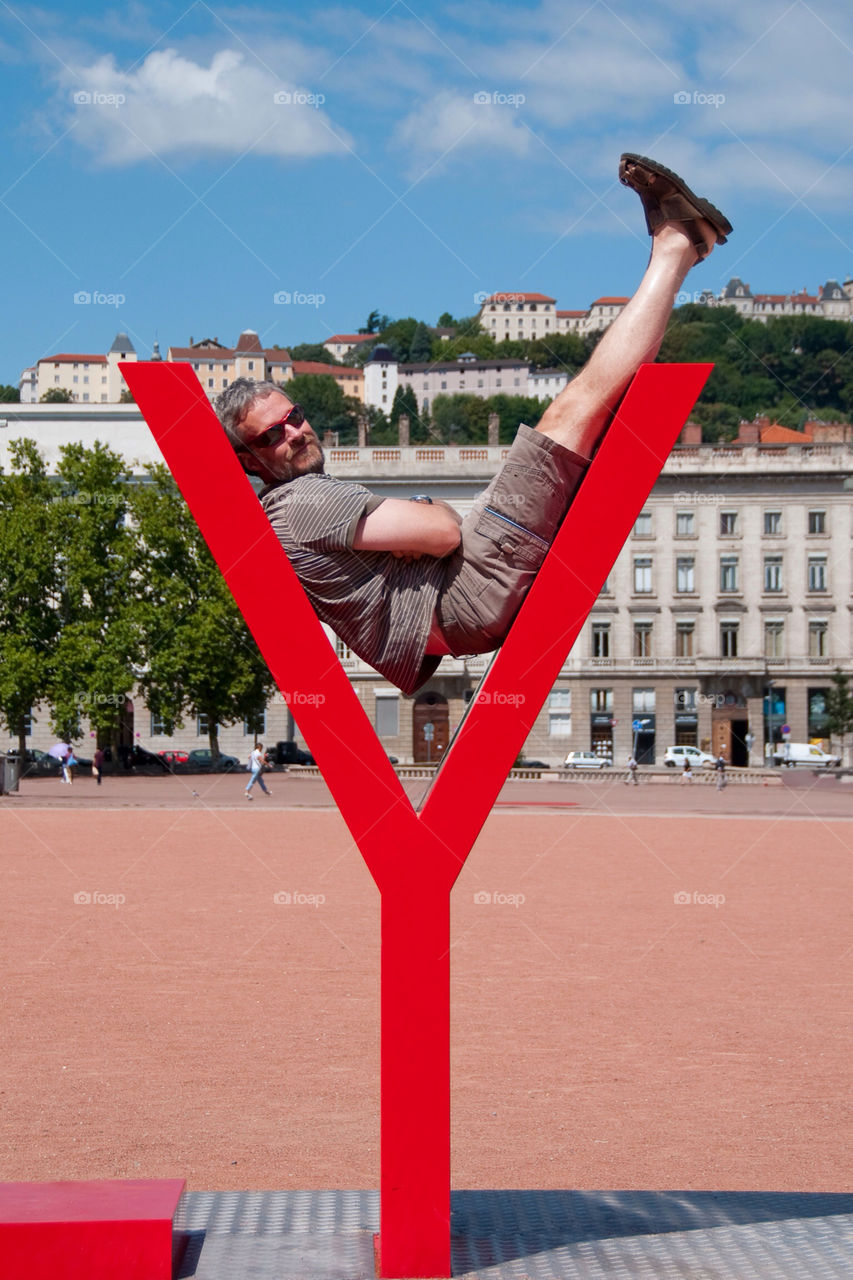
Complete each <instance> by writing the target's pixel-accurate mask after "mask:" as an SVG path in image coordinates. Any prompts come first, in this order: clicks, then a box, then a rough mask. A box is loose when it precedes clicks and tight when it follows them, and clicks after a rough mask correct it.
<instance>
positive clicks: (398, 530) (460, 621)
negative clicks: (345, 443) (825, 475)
mask: <svg viewBox="0 0 853 1280" xmlns="http://www.w3.org/2000/svg"><path fill="white" fill-rule="evenodd" d="M619 176H620V179H621V181H622V182H623V183H625V185H626V186H630V187H632V188H633V189H634V190H635V191H637V192H638V194H639V196H640V199H641V201H642V204H643V210H644V213H645V215H646V225H647V228H648V231H649V234H650V235H651V237H652V252H651V257H650V259H649V263H648V266H647V268H646V271H645V274H644V275H643V278H642V280H641V282H640V285H639V287H638V289H637V291H636V293H635V294H634V296H633V297H632V298H631V299H630V301H629V302H628V304H627V305H626V307H625V308H624V310H623V311H622V313H621V315H619V317H618V318H617V319H616V321H615V322H614V323H613V324H612V325H611V326H610V328H609V329H607V330H606V332H605V333H604V335H603V337H602V339H601V341H600V342H599V344H598V346H597V347H596V348H595V351H594V352H593V354H592V355H591V356H590V358H589V360H588V361H587V363H586V365H585V366H584V367H583V369H582V370H581V372H580V373H579V374H578V375H577V376H576V377H575V378H573V379H572V381H571V382H569V384H568V386H566V387H565V388H564V390H563V391H561V392H560V394H559V395H558V396H557V398H556V399H555V400H554V401H553V402H552V403H551V404H550V405H549V406H548V408H547V409H546V410H545V412H544V414H543V415H542V418H541V420H540V422H539V425H538V426H537V427H536V429H535V430H532V429H531V428H529V427H526V426H523V425H522V426H521V427H519V430H518V435H517V436H516V438H515V441H514V443H513V445H512V447H511V448H510V450H509V453H508V455H507V459H506V461H505V463H504V465H503V466H502V467H501V469H500V471H499V472H498V474H497V475H496V476H495V479H494V480H493V481H492V483H491V484H490V485H489V487H488V488H487V489H486V491H485V492H484V493H483V494H481V495H480V497H479V498H478V499H477V501H476V503H475V505H474V507H473V510H472V511H471V512H470V513H469V514H468V515H467V516H466V517H465V518H464V519H462V518H460V516H459V515H458V514H457V513H456V512H455V511H454V510H453V508H452V507H450V506H448V505H447V504H446V503H444V502H432V501H431V500H430V499H429V498H424V499H414V500H406V499H401V498H384V499H383V498H378V497H376V496H375V495H373V494H371V493H370V491H369V490H368V489H366V488H364V486H362V485H359V484H353V483H350V482H348V481H343V480H336V479H334V478H333V477H331V476H328V475H326V474H325V472H324V469H323V468H324V459H323V451H322V449H321V447H320V444H319V441H318V439H317V436H316V435H315V433H314V431H313V430H312V429H311V426H310V424H309V423H308V422H307V421H306V419H305V415H304V413H303V411H302V409H301V407H300V406H299V405H297V404H293V403H292V402H291V401H290V400H289V399H288V397H287V396H286V395H285V394H284V393H283V392H282V391H281V390H280V388H278V387H276V386H275V385H274V384H273V383H269V382H255V381H253V380H252V379H249V378H238V379H236V381H235V382H233V383H232V384H231V386H230V387H228V388H227V390H225V391H224V392H223V393H222V394H221V395H220V396H218V397H217V399H216V402H215V406H214V407H215V409H216V412H217V414H218V416H219V419H220V421H221V422H222V425H223V427H224V428H225V431H226V434H227V435H228V438H229V440H230V441H231V444H232V445H233V447H234V450H235V452H236V453H237V456H238V458H239V459H240V461H241V462H242V464H243V466H244V468H245V469H246V471H247V472H249V473H251V474H253V475H257V476H259V477H260V478H261V479H262V480H263V481H264V482H265V486H266V487H265V488H264V489H263V490H262V491H261V494H260V498H261V502H262V503H263V506H264V510H265V511H266V513H267V515H268V516H269V519H270V522H271V523H272V526H273V529H274V530H275V532H276V534H277V536H278V538H279V540H280V542H281V544H282V546H283V547H284V549H285V551H286V552H287V555H288V558H289V559H290V562H291V564H292V566H293V568H294V570H295V572H296V574H297V576H298V577H299V579H300V582H301V583H302V586H303V587H304V589H305V591H306V593H307V595H308V598H309V599H310V601H311V603H312V605H313V606H314V609H315V610H316V612H317V614H318V616H319V618H320V619H321V621H323V622H325V623H327V624H328V625H329V626H330V627H332V629H333V630H334V631H335V632H336V633H337V634H338V635H339V636H340V637H341V639H342V640H343V641H344V642H345V644H346V645H348V647H349V648H351V649H352V650H353V652H355V653H357V654H358V655H359V657H360V658H363V659H364V660H365V661H366V662H369V663H370V664H371V666H373V667H375V668H376V670H377V671H379V672H381V674H382V675H383V676H385V677H386V679H388V680H389V681H390V682H391V683H392V684H395V685H396V686H397V687H398V688H399V689H401V690H402V691H403V693H414V692H415V690H417V689H418V688H419V687H420V686H421V685H422V684H424V682H425V681H426V680H428V679H429V677H430V676H431V675H432V673H433V672H434V671H435V669H436V667H437V666H438V663H439V662H440V661H441V658H442V656H443V655H445V654H453V655H454V656H457V657H458V656H461V655H464V654H475V653H486V652H489V651H490V650H492V649H496V648H498V647H499V646H500V645H501V644H502V643H503V641H504V640H505V639H506V636H507V634H508V632H509V629H510V627H511V625H512V621H513V619H514V618H515V615H516V613H517V612H518V610H519V608H520V607H521V604H522V602H523V600H524V597H525V595H526V594H527V591H528V590H529V588H530V585H531V583H532V581H533V579H534V577H535V575H536V572H537V570H538V569H539V567H540V565H541V564H542V561H543V560H544V558H545V555H546V554H547V552H548V549H549V547H550V545H551V542H552V541H553V538H554V536H555V534H556V532H557V530H558V528H559V527H560V524H561V522H562V520H563V518H564V516H565V514H566V512H567V510H568V508H569V506H570V504H571V502H572V499H573V497H574V495H575V493H576V492H577V489H578V486H579V484H580V482H581V480H582V478H583V475H584V472H585V470H586V468H587V466H588V465H589V461H590V459H591V457H592V455H593V453H594V451H595V449H596V447H597V445H598V444H599V442H600V441H601V439H602V437H603V435H604V433H605V431H606V430H607V427H608V426H609V424H610V422H611V421H612V419H613V415H614V413H615V412H616V410H617V408H618V406H619V402H620V400H621V399H622V396H623V395H624V393H625V391H626V389H627V387H628V385H629V383H630V382H631V379H632V378H633V377H634V374H635V373H636V372H637V369H638V368H639V366H640V365H641V364H643V363H645V362H647V361H651V360H654V358H655V356H656V355H657V352H658V350H659V348H660V344H661V341H662V339H663V335H664V331H665V329H666V325H667V321H668V319H669V316H670V312H671V310H672V306H673V303H674V300H675V296H676V294H677V293H678V290H679V289H680V287H681V285H682V283H683V281H684V278H685V276H686V275H687V273H688V271H689V270H690V268H691V267H692V266H694V264H695V263H696V262H698V261H700V260H701V259H702V258H704V257H705V256H706V255H707V254H708V253H709V252H710V251H711V249H712V248H713V246H714V244H715V243H716V244H723V243H724V242H725V239H726V236H727V235H728V233H729V232H730V231H731V229H732V228H731V224H730V223H729V222H728V220H727V219H726V218H725V217H724V216H723V215H722V214H721V213H720V212H719V210H718V209H716V208H715V207H714V206H713V205H712V204H709V202H708V201H707V200H704V199H701V198H699V197H698V196H696V195H694V194H693V192H692V191H691V190H690V188H689V187H687V186H686V184H685V183H684V182H683V181H682V180H681V179H680V178H679V177H678V176H677V175H676V174H674V173H672V172H671V171H670V170H669V169H665V168H664V167H663V166H662V165H659V164H656V163H655V162H654V161H652V160H648V159H646V158H645V157H642V156H635V155H623V156H622V159H621V161H620V168H619Z"/></svg>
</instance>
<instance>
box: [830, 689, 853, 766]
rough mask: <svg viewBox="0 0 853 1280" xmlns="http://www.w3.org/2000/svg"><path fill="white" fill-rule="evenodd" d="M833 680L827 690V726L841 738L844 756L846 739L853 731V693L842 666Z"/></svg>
mask: <svg viewBox="0 0 853 1280" xmlns="http://www.w3.org/2000/svg"><path fill="white" fill-rule="evenodd" d="M831 681H832V688H831V689H827V691H826V727H827V728H828V730H829V732H830V734H832V736H833V737H835V738H840V739H841V751H842V756H843V753H844V739H845V738H846V737H847V734H848V733H853V693H851V690H850V678H849V676H848V675H847V674H846V673H845V672H844V671H842V670H841V668H840V667H836V669H835V672H834V674H833V675H832V676H831Z"/></svg>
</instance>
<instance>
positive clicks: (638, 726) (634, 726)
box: [631, 720, 643, 733]
mask: <svg viewBox="0 0 853 1280" xmlns="http://www.w3.org/2000/svg"><path fill="white" fill-rule="evenodd" d="M642 727H643V722H642V720H633V721H632V722H631V728H632V729H633V730H634V733H639V732H640V730H641V729H642Z"/></svg>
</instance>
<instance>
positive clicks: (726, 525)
mask: <svg viewBox="0 0 853 1280" xmlns="http://www.w3.org/2000/svg"><path fill="white" fill-rule="evenodd" d="M737 514H738V513H737V512H736V511H721V512H720V537H722V538H733V537H734V535H735V534H736V533H737V531H738V528H737Z"/></svg>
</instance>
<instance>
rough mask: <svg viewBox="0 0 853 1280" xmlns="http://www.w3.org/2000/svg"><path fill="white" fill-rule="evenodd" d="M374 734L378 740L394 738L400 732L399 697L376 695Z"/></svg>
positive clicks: (382, 693)
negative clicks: (375, 733)
mask: <svg viewBox="0 0 853 1280" xmlns="http://www.w3.org/2000/svg"><path fill="white" fill-rule="evenodd" d="M376 732H377V734H378V736H379V737H380V738H396V737H397V735H398V734H399V732H400V697H399V695H398V694H396V693H385V692H384V691H383V692H381V693H380V692H378V691H377V694H376Z"/></svg>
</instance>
